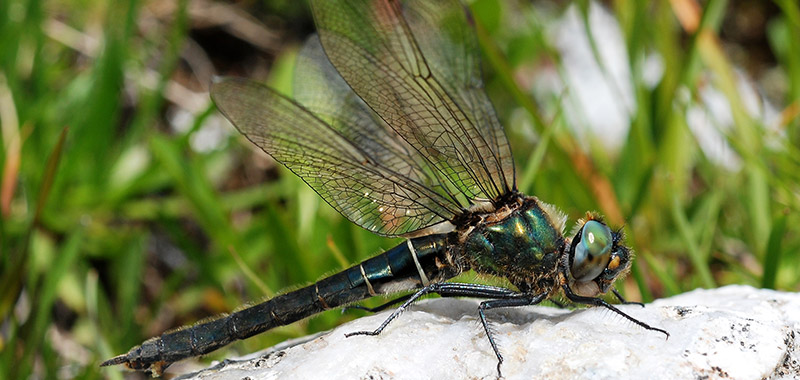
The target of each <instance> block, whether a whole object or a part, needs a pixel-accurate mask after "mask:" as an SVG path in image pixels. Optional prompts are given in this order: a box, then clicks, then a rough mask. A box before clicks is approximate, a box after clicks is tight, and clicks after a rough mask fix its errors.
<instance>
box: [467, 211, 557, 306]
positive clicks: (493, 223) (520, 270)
mask: <svg viewBox="0 0 800 380" xmlns="http://www.w3.org/2000/svg"><path fill="white" fill-rule="evenodd" d="M552 214H553V211H552V210H551V207H549V205H546V204H544V203H542V202H540V201H539V200H538V199H537V198H535V197H524V196H520V197H518V198H517V199H513V200H511V201H510V202H506V203H504V204H503V206H502V207H500V208H498V211H496V212H494V213H490V214H485V215H482V216H481V220H480V222H479V223H477V224H476V225H475V226H474V227H472V228H471V230H469V231H468V232H467V233H466V234H465V235H464V237H463V239H462V240H463V244H462V248H461V256H462V257H463V258H464V260H465V261H466V264H467V265H466V266H468V267H470V268H472V269H474V270H475V271H476V272H478V273H483V274H492V275H498V276H503V277H506V278H507V279H508V280H509V281H511V283H512V284H514V286H516V287H517V288H519V289H520V290H521V291H523V292H536V293H539V292H548V293H549V292H551V291H552V290H554V289H555V287H556V286H557V285H558V283H557V278H558V276H557V271H558V268H559V264H558V263H559V260H560V257H561V256H562V254H563V252H565V249H566V247H567V242H566V241H565V239H564V236H563V234H562V228H561V224H562V223H561V216H560V215H552Z"/></svg>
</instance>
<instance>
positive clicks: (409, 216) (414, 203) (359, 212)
mask: <svg viewBox="0 0 800 380" xmlns="http://www.w3.org/2000/svg"><path fill="white" fill-rule="evenodd" d="M339 95H341V94H339ZM211 97H212V99H213V100H214V102H215V103H216V104H217V106H218V107H219V109H220V110H221V111H222V113H223V114H224V115H225V116H226V117H227V118H228V119H229V120H230V121H231V122H232V123H233V124H234V126H236V128H237V129H238V130H239V132H241V133H242V134H243V135H245V136H246V137H247V138H248V139H249V140H250V141H252V142H253V143H254V144H256V145H257V146H259V147H260V148H261V149H263V150H264V151H265V152H267V153H268V154H269V155H271V156H272V157H273V158H275V160H277V161H278V162H280V163H282V164H283V165H285V166H286V167H287V168H289V169H290V170H291V171H292V172H294V173H295V174H297V175H298V176H300V178H302V179H303V180H304V181H305V182H306V183H307V184H308V185H309V186H311V188H313V189H314V190H315V191H316V192H317V193H318V194H319V195H320V196H321V197H322V198H323V199H324V200H325V201H326V202H328V204H330V205H331V206H332V207H333V208H334V209H336V210H337V211H339V212H340V213H341V214H343V215H344V216H345V217H347V218H348V219H350V220H351V221H352V222H353V223H355V224H357V225H359V226H361V227H363V228H366V229H368V230H370V231H373V232H375V233H378V234H382V235H388V236H394V235H402V234H406V233H411V232H414V231H418V230H420V229H423V228H425V227H428V226H431V225H434V224H437V223H440V222H443V221H447V220H450V219H453V218H454V217H455V216H456V215H457V214H458V213H459V212H460V210H459V209H458V207H457V205H455V204H453V203H452V202H450V201H448V200H447V199H445V198H442V196H441V195H440V194H438V193H437V192H435V191H433V190H431V189H429V188H428V187H426V186H425V185H423V184H421V183H419V182H418V181H417V180H415V179H414V178H410V177H408V176H407V175H404V174H402V173H399V172H397V171H395V170H392V169H391V168H389V167H387V166H385V165H384V164H380V163H378V160H376V159H375V158H373V157H372V156H371V155H370V154H369V153H368V151H366V150H365V149H362V148H361V147H360V146H359V145H356V143H355V141H353V140H348V138H346V137H345V136H344V135H343V134H342V133H340V132H339V131H337V130H335V129H334V128H332V127H331V125H329V124H328V123H326V122H325V121H323V120H322V119H321V118H319V117H317V116H315V115H314V114H313V113H312V112H311V111H309V110H308V109H306V108H305V107H303V106H302V105H300V104H298V103H296V102H295V101H293V100H291V99H288V98H286V97H284V96H283V95H280V94H278V93H277V92H275V91H274V90H271V89H269V88H268V87H266V86H263V85H260V84H258V83H254V82H251V81H247V80H241V79H235V78H229V79H223V80H222V81H220V82H217V83H215V84H214V85H213V86H212V88H211ZM365 131H366V130H365ZM360 144H363V143H362V142H360Z"/></svg>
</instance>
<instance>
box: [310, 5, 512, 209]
mask: <svg viewBox="0 0 800 380" xmlns="http://www.w3.org/2000/svg"><path fill="white" fill-rule="evenodd" d="M312 8H313V12H314V18H315V21H316V24H317V27H318V31H319V33H320V38H321V40H322V44H323V46H324V47H325V52H326V53H327V56H328V58H329V59H330V61H331V63H332V64H333V66H334V67H336V69H337V70H338V72H339V74H340V75H341V76H342V77H343V78H344V80H345V81H346V82H347V84H349V86H350V87H351V88H352V89H353V91H354V92H355V93H356V94H358V96H359V97H360V98H361V99H363V100H364V102H365V103H366V104H367V105H368V106H369V107H370V108H371V109H372V110H374V112H375V113H376V114H377V115H379V116H380V118H381V119H382V120H383V121H384V122H385V123H386V124H387V125H389V126H390V127H391V128H392V129H393V130H394V131H395V132H396V133H397V134H398V135H400V136H401V137H402V139H403V140H404V141H405V142H406V143H407V144H408V145H410V146H411V147H412V148H413V149H414V150H416V152H417V153H418V155H419V157H421V158H422V159H423V160H424V161H425V163H424V164H422V165H421V167H422V169H423V170H426V169H428V170H429V171H430V173H431V174H430V176H432V177H435V178H436V180H435V181H434V182H436V183H438V184H440V185H441V188H438V189H437V190H439V191H440V192H441V193H444V194H445V195H446V196H447V197H448V198H450V199H454V200H456V202H457V203H458V204H459V205H460V206H461V207H464V208H466V207H469V206H470V205H471V204H473V203H475V202H476V200H478V201H491V200H494V199H497V198H498V197H499V196H500V195H502V194H504V193H506V192H509V191H511V190H513V189H514V186H515V185H514V167H513V160H512V159H511V151H510V148H509V146H508V141H507V139H506V137H505V135H504V133H503V130H502V127H501V126H500V125H499V122H498V121H497V118H496V116H495V114H494V110H493V109H492V106H491V104H490V103H489V101H488V99H487V98H486V95H485V94H484V92H483V88H482V87H483V84H482V82H481V79H480V67H479V63H478V57H477V46H476V43H475V37H474V35H473V34H472V31H471V30H469V27H468V20H467V16H466V13H465V10H464V9H463V8H462V7H461V6H460V5H459V4H458V3H457V2H456V1H430V0H420V1H410V2H408V3H407V4H405V5H403V6H401V5H400V3H398V2H396V1H349V0H348V1H345V0H338V1H337V0H334V1H331V0H320V1H312ZM415 33H417V34H415Z"/></svg>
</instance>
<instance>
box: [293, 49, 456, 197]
mask: <svg viewBox="0 0 800 380" xmlns="http://www.w3.org/2000/svg"><path fill="white" fill-rule="evenodd" d="M293 97H294V99H295V100H296V101H297V102H298V103H300V104H302V105H303V107H305V108H306V109H308V110H309V111H311V112H312V113H313V114H314V115H316V116H317V117H318V118H320V119H322V120H323V121H325V122H326V123H327V124H328V125H330V126H331V128H333V129H334V130H336V131H337V132H338V133H340V134H341V135H342V136H343V137H344V138H345V139H347V140H348V141H351V142H352V143H353V144H354V145H356V146H358V147H359V148H361V149H362V150H364V151H365V152H366V154H368V155H369V156H370V157H372V158H373V159H374V160H375V162H376V163H377V164H379V165H381V166H383V167H386V168H389V169H391V170H392V171H394V172H397V173H400V174H402V175H403V176H405V177H407V178H409V179H411V180H413V181H414V182H418V183H421V184H424V185H425V186H427V187H428V188H431V189H436V188H440V187H441V185H440V184H439V183H438V182H437V178H435V177H434V176H431V175H430V173H431V171H430V170H428V171H426V170H425V169H424V168H425V166H426V162H425V160H424V158H422V157H421V156H420V155H419V153H418V152H417V151H416V150H414V149H413V148H412V147H411V146H410V145H408V143H406V141H405V140H403V139H402V138H400V136H398V135H397V133H396V132H395V131H394V130H392V128H390V127H389V126H388V125H386V123H385V122H383V120H381V118H380V117H378V115H377V114H375V112H374V111H372V110H371V109H370V108H369V107H368V106H367V104H366V103H364V101H363V100H361V98H359V97H358V95H356V94H355V93H354V92H353V90H352V89H350V86H348V85H347V83H346V82H345V81H344V79H342V77H341V76H339V73H338V72H337V71H336V69H335V68H334V67H333V65H331V63H330V61H328V58H327V57H326V56H325V52H324V51H323V50H322V45H320V42H319V38H318V37H317V36H316V35H314V36H312V37H311V38H309V39H308V41H306V43H305V44H304V45H303V48H302V49H301V50H300V52H299V53H298V56H297V63H296V65H295V74H294V94H293Z"/></svg>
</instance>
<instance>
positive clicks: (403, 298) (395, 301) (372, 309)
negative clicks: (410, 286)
mask: <svg viewBox="0 0 800 380" xmlns="http://www.w3.org/2000/svg"><path fill="white" fill-rule="evenodd" d="M413 295H414V293H411V294H406V295H404V296H400V297H397V298H395V299H393V300H391V301H388V302H386V303H384V304H381V305H378V306H375V307H366V306H361V305H352V306H347V307H345V308H343V309H342V311H347V310H351V309H356V310H364V311H368V312H370V313H377V312H379V311H383V310H386V309H387V308H388V307H389V306H394V305H397V304H398V303H400V302H405V301H406V300H408V299H409V298H411V296H413Z"/></svg>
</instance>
